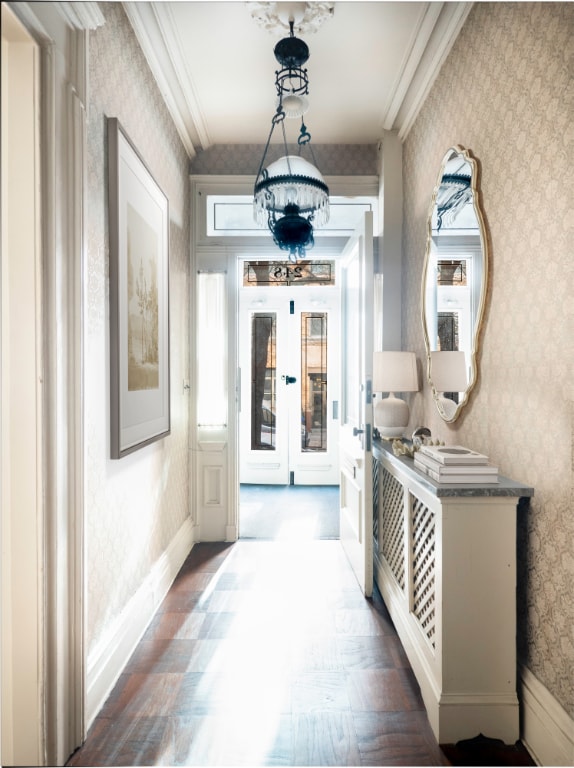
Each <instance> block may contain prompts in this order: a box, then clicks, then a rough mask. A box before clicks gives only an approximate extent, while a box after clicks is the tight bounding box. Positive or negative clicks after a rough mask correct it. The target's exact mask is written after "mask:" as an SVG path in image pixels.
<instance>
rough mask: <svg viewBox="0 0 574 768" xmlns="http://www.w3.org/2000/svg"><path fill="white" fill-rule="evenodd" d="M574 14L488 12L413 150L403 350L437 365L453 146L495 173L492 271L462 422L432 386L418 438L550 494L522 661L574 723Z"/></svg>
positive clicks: (508, 8) (470, 35)
mask: <svg viewBox="0 0 574 768" xmlns="http://www.w3.org/2000/svg"><path fill="white" fill-rule="evenodd" d="M573 33H574V4H571V3H477V4H475V6H474V7H473V9H472V11H471V13H470V15H469V17H468V19H467V21H466V23H465V25H464V27H463V29H462V32H461V34H460V36H459V37H458V39H457V41H456V42H455V45H454V47H453V49H452V51H451V53H450V55H449V57H448V59H447V60H446V62H445V64H444V66H443V68H442V70H441V73H440V75H439V77H438V78H437V80H436V82H435V84H434V85H433V88H432V90H431V92H430V94H429V97H428V99H427V101H426V102H425V105H424V107H423V109H422V110H421V112H420V114H419V116H418V118H417V120H416V122H415V124H414V126H413V128H412V129H411V131H410V133H409V135H408V137H407V139H406V141H405V145H404V190H405V198H404V221H405V229H404V242H403V247H404V272H403V296H404V297H405V300H404V302H405V303H404V309H403V312H404V315H403V334H404V335H403V348H404V349H410V350H413V351H415V352H416V353H417V356H418V358H419V359H420V360H421V361H422V360H424V359H425V349H424V341H423V336H422V330H421V319H420V286H421V276H422V267H423V259H424V253H425V239H426V220H427V214H428V206H429V204H430V199H431V195H432V191H433V188H434V184H435V181H436V175H437V173H438V171H439V168H440V164H441V160H442V158H443V156H444V154H445V153H446V151H447V149H448V148H449V147H451V146H452V145H454V144H461V145H463V146H464V147H466V148H470V149H471V150H472V151H473V154H474V155H475V156H476V157H477V159H478V160H479V162H480V166H481V186H482V194H483V205H484V210H485V214H486V222H487V228H488V231H489V240H490V256H491V262H490V266H491V271H490V280H489V286H488V302H487V306H486V313H485V319H484V324H483V329H482V347H481V349H482V351H481V355H480V375H479V381H478V384H477V386H476V387H475V389H474V390H473V393H472V394H471V399H470V403H469V405H467V406H466V408H465V410H464V411H463V415H462V417H461V418H460V419H459V420H458V421H457V422H456V423H455V424H454V425H447V424H446V423H444V422H443V421H441V419H440V418H439V417H438V413H437V411H436V409H435V406H434V403H433V401H432V399H431V394H430V389H429V387H428V384H426V382H425V387H424V389H423V391H422V392H420V393H418V394H417V395H415V396H413V399H412V419H411V425H412V426H413V428H414V427H415V426H417V425H420V424H425V425H427V426H428V427H430V428H431V430H432V432H433V435H435V436H436V437H440V438H442V439H445V440H447V441H449V442H460V443H462V444H467V445H470V446H472V447H473V448H475V449H477V450H479V451H482V452H484V453H487V454H489V455H490V456H491V457H492V459H493V461H494V463H497V464H499V466H500V469H501V473H502V474H504V475H507V476H509V477H512V478H514V479H516V480H519V481H521V482H523V483H526V484H528V485H532V486H533V487H534V489H535V496H534V499H533V500H532V502H531V504H530V507H529V508H527V509H521V510H520V511H519V514H518V648H519V660H520V661H521V662H522V663H523V664H525V665H526V666H527V667H528V668H529V669H530V670H531V671H532V672H533V673H534V675H536V677H537V678H538V679H539V680H540V681H541V682H542V683H543V684H544V685H545V686H546V687H547V688H548V689H549V691H550V692H551V693H552V694H553V695H554V697H555V698H556V699H557V700H558V701H559V702H560V704H561V705H562V706H563V707H564V709H565V710H566V711H567V712H568V714H569V715H570V716H574V635H573V632H572V628H573V627H574V590H573V588H572V585H573V584H574V549H573V542H574V474H573V468H574V467H573V447H574V428H573V427H574V396H573V395H574V387H573V382H574V333H573V331H574V327H573V316H574V309H573V302H572V290H573V286H574V260H573V258H572V255H573V251H572V246H573V243H574V217H573V208H572V201H573V200H574V178H573V176H572V174H571V172H570V171H571V170H572V158H573V157H574V131H573V121H572V117H573V115H574V98H573V89H572V61H573V55H574V34H573Z"/></svg>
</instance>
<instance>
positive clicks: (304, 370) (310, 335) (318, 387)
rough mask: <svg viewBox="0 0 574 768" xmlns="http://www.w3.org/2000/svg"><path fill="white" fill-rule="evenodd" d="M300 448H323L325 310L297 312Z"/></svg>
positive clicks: (324, 448)
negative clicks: (299, 338) (299, 351)
mask: <svg viewBox="0 0 574 768" xmlns="http://www.w3.org/2000/svg"><path fill="white" fill-rule="evenodd" d="M301 450H302V451H304V452H309V451H314V452H321V451H326V450H327V313H326V312H302V313H301Z"/></svg>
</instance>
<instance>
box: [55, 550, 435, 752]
mask: <svg viewBox="0 0 574 768" xmlns="http://www.w3.org/2000/svg"><path fill="white" fill-rule="evenodd" d="M68 764H69V765H70V766H108V765H116V766H125V765H128V766H138V765H173V766H176V765H190V766H192V765H193V766H197V765H203V766H217V765H228V766H244V765H249V766H259V765H269V766H281V765H307V766H312V765H324V766H345V765H355V766H363V765H365V766H367V765H385V766H392V765H411V766H415V765H428V766H432V765H448V764H449V763H448V761H447V760H446V758H445V756H444V754H443V752H442V751H441V749H440V748H439V746H438V745H437V743H436V740H435V738H434V736H433V734H432V731H431V729H430V725H429V723H428V720H427V717H426V713H425V710H424V706H423V702H422V699H421V696H420V692H419V689H418V686H417V683H416V680H415V678H414V675H413V673H412V670H411V668H410V666H409V663H408V660H407V658H406V656H405V653H404V651H403V649H402V646H401V644H400V642H399V640H398V638H397V635H396V632H395V629H394V627H393V625H392V622H391V620H390V618H389V615H388V613H387V611H386V609H385V606H384V604H383V602H382V600H381V598H380V595H379V594H378V593H376V594H375V596H374V597H373V599H371V600H365V599H364V597H363V596H362V594H361V593H360V590H359V588H358V585H357V583H356V581H355V578H354V576H353V574H352V572H351V570H350V568H349V566H348V563H347V561H346V559H345V556H344V554H343V551H342V549H341V547H340V544H339V542H338V541H320V540H315V541H308V542H303V543H297V542H295V541H239V542H238V543H236V544H233V545H226V544H197V545H196V546H195V547H194V548H193V550H192V551H191V553H190V555H189V557H188V559H187V561H186V562H185V564H184V566H183V567H182V569H181V571H180V573H179V575H178V577H177V578H176V580H175V582H174V584H173V586H172V588H171V590H170V591H169V594H168V595H167V596H166V598H165V600H164V602H163V603H162V605H161V607H160V610H159V611H158V613H157V615H156V616H155V618H154V620H153V621H152V622H151V624H150V626H149V628H148V630H147V632H146V633H145V635H144V637H143V638H142V640H141V642H140V643H139V645H138V647H137V648H136V650H135V652H134V654H133V656H132V658H131V660H130V661H129V663H128V665H127V667H126V668H125V670H124V672H123V674H122V675H121V676H120V679H119V680H118V682H117V684H116V686H115V688H114V689H113V691H112V693H111V694H110V696H109V698H108V700H107V702H106V704H105V705H104V707H103V709H102V710H101V712H100V713H99V715H98V717H97V718H96V720H95V722H94V724H93V725H92V727H91V729H90V732H89V734H88V737H87V740H86V742H85V744H84V745H83V747H82V748H81V749H80V750H78V751H77V752H76V753H75V754H74V755H73V756H72V757H71V759H70V761H69V763H68Z"/></svg>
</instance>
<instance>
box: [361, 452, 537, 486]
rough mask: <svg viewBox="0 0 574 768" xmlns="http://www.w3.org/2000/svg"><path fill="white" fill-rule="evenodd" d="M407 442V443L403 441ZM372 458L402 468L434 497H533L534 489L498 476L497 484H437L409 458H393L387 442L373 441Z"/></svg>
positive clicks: (393, 455)
mask: <svg viewBox="0 0 574 768" xmlns="http://www.w3.org/2000/svg"><path fill="white" fill-rule="evenodd" d="M405 442H408V441H405ZM373 456H374V457H375V458H376V459H382V458H383V457H384V458H386V459H389V460H390V461H391V462H392V463H393V464H394V465H395V466H397V467H401V468H403V469H404V470H405V471H406V473H407V474H408V475H410V476H411V479H413V480H416V482H417V483H419V484H420V485H422V486H423V487H424V488H425V489H426V490H427V491H428V492H429V493H432V494H433V495H434V496H438V497H446V496H516V497H531V496H534V488H531V487H529V486H527V485H524V484H522V483H518V482H516V481H515V480H511V479H510V478H508V477H503V476H502V475H499V476H498V483H490V484H481V483H464V484H458V483H437V482H435V481H434V480H433V479H432V478H430V477H428V475H425V474H424V473H423V472H420V471H419V470H418V469H416V468H415V464H414V460H413V459H412V458H411V457H410V456H395V454H394V453H393V447H392V443H391V442H390V441H388V440H374V441H373Z"/></svg>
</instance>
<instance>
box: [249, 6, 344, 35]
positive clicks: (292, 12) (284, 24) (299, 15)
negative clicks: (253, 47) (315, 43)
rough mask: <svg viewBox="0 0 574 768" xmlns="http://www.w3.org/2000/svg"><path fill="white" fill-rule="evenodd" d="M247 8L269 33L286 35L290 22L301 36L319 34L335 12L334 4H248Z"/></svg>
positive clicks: (252, 16)
mask: <svg viewBox="0 0 574 768" xmlns="http://www.w3.org/2000/svg"><path fill="white" fill-rule="evenodd" d="M246 5H247V7H248V8H249V11H250V13H251V18H253V19H254V20H255V21H256V22H257V24H258V25H259V26H260V27H262V28H263V29H264V30H266V31H267V32H271V33H272V34H276V35H284V34H285V32H288V31H289V21H290V20H293V22H294V31H295V32H297V33H298V34H300V35H304V34H309V33H310V32H317V30H318V29H320V27H321V26H322V25H323V24H324V22H325V21H327V19H330V18H331V17H332V16H333V13H334V12H335V3H334V2H321V1H319V2H309V3H295V2H294V3H290V2H247V3H246Z"/></svg>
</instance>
